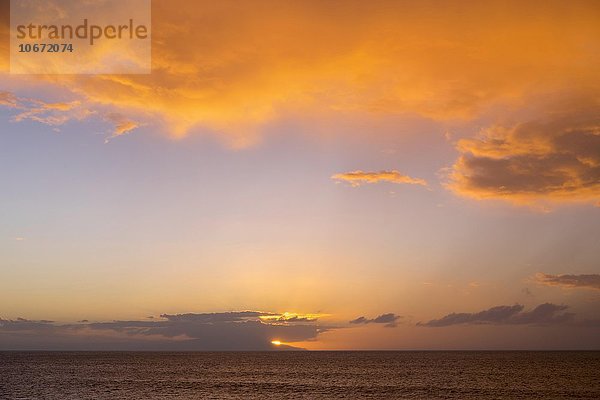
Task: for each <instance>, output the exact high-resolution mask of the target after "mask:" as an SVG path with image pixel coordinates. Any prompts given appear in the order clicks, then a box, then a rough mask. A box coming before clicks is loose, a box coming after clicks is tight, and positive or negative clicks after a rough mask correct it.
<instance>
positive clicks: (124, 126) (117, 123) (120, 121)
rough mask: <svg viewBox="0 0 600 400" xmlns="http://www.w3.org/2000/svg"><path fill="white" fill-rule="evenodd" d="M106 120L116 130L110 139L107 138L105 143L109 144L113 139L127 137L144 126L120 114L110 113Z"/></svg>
mask: <svg viewBox="0 0 600 400" xmlns="http://www.w3.org/2000/svg"><path fill="white" fill-rule="evenodd" d="M105 119H106V120H107V121H108V122H110V123H111V124H113V126H114V128H113V131H112V133H111V134H110V136H109V137H108V138H106V140H105V141H104V143H108V142H109V141H110V140H111V139H114V138H116V137H119V136H123V135H126V134H128V133H130V132H131V131H133V130H134V129H137V128H139V127H140V126H141V125H142V124H140V123H139V122H136V121H133V120H131V119H129V118H127V117H126V116H124V115H122V114H119V113H109V114H107V115H106V116H105Z"/></svg>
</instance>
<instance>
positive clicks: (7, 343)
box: [0, 311, 333, 351]
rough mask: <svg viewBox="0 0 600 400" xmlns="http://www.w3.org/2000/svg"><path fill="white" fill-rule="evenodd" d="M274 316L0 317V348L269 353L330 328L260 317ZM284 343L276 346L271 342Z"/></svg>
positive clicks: (213, 314)
mask: <svg viewBox="0 0 600 400" xmlns="http://www.w3.org/2000/svg"><path fill="white" fill-rule="evenodd" d="M278 315H279V314H276V313H268V312H256V311H240V312H227V313H204V314H191V313H190V314H177V315H169V314H164V315H162V316H161V317H162V318H160V319H154V320H146V321H112V322H93V323H89V322H81V323H77V324H56V323H53V322H52V321H29V320H25V319H22V318H19V319H16V320H3V319H0V350H15V349H23V350H34V349H37V350H173V351H178V350H182V351H183V350H185V351H198V350H272V349H274V348H277V349H294V348H295V347H293V344H294V343H296V342H301V341H306V340H315V339H316V338H317V337H318V335H319V334H320V333H322V332H325V331H327V330H330V329H333V328H331V327H326V326H322V325H317V324H316V323H313V322H305V321H304V320H302V318H300V319H301V320H302V321H299V320H295V321H292V323H288V322H287V321H285V320H277V321H276V322H274V323H271V322H269V321H264V320H262V319H261V318H260V317H263V316H278ZM273 340H278V341H281V342H282V343H283V345H281V346H277V347H274V345H273V344H272V343H271V341H273Z"/></svg>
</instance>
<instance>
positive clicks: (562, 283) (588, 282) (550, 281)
mask: <svg viewBox="0 0 600 400" xmlns="http://www.w3.org/2000/svg"><path fill="white" fill-rule="evenodd" d="M535 281H536V282H537V283H539V284H541V285H547V286H559V287H566V288H586V289H596V290H600V275H599V274H587V275H573V274H563V275H550V274H544V273H541V272H540V273H538V274H536V275H535Z"/></svg>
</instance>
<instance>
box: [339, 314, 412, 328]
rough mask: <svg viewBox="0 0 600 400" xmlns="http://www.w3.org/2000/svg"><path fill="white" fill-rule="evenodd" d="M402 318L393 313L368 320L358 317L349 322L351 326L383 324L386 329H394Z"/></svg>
mask: <svg viewBox="0 0 600 400" xmlns="http://www.w3.org/2000/svg"><path fill="white" fill-rule="evenodd" d="M401 318H402V317H401V316H399V315H396V314H394V313H388V314H381V315H379V316H378V317H375V318H373V319H369V318H366V317H364V316H363V317H358V318H356V319H353V320H352V321H350V323H351V324H356V325H358V324H385V327H386V328H395V327H396V326H398V322H399V321H400V319H401Z"/></svg>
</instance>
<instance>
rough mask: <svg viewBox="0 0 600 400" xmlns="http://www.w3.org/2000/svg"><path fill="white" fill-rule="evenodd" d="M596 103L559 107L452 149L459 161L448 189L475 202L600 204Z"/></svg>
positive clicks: (580, 101)
mask: <svg viewBox="0 0 600 400" xmlns="http://www.w3.org/2000/svg"><path fill="white" fill-rule="evenodd" d="M599 106H600V101H599V100H598V98H596V97H591V98H586V99H577V100H573V99H571V100H569V101H564V102H563V103H561V104H559V105H558V106H552V107H549V109H548V110H546V113H545V114H544V116H542V117H540V118H538V119H535V120H531V121H527V122H523V123H519V124H515V125H512V126H493V127H491V128H489V129H487V130H486V131H485V132H484V134H483V135H481V136H480V137H479V138H476V139H463V140H460V141H459V142H458V144H457V149H458V150H459V151H460V153H462V154H461V156H460V158H459V159H458V160H457V162H456V163H455V164H454V167H453V172H452V174H451V177H450V183H449V184H448V187H449V188H450V189H451V190H453V191H454V192H456V193H457V194H460V195H463V196H467V197H472V198H476V199H502V200H507V201H511V202H513V203H521V204H531V203H535V202H538V201H554V202H564V201H585V202H592V203H597V202H598V200H599V199H600V114H599V113H598V109H599Z"/></svg>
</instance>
